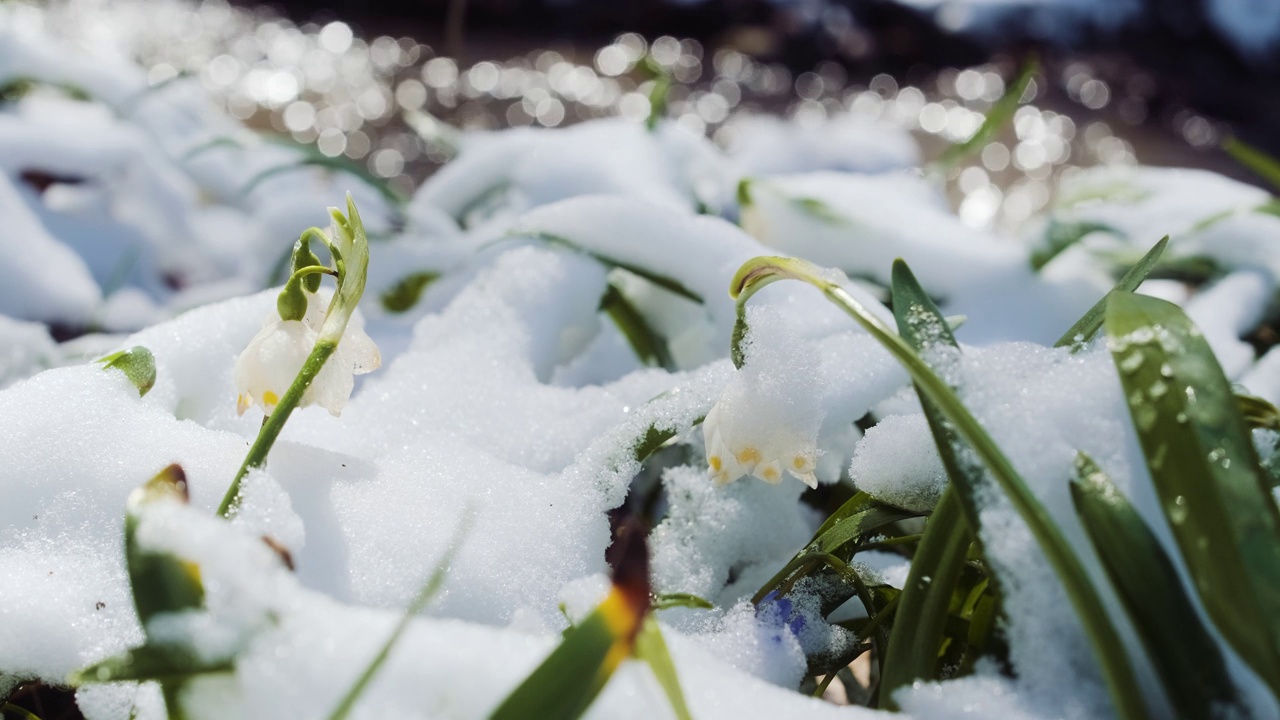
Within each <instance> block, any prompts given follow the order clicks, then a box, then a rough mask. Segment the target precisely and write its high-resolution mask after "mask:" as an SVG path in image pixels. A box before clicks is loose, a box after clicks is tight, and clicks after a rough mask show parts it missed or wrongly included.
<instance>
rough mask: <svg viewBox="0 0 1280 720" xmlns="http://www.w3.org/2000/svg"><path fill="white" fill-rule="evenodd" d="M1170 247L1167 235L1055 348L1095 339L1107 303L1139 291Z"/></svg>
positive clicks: (1069, 330)
mask: <svg viewBox="0 0 1280 720" xmlns="http://www.w3.org/2000/svg"><path fill="white" fill-rule="evenodd" d="M1168 245H1169V236H1168V235H1165V236H1164V237H1162V238H1160V242H1158V243H1156V244H1155V245H1154V246H1152V248H1151V249H1150V250H1148V251H1147V254H1146V255H1143V256H1142V259H1141V260H1139V261H1138V262H1137V263H1136V264H1135V265H1134V266H1133V267H1131V268H1129V271H1128V272H1126V273H1125V274H1124V276H1123V277H1121V278H1120V282H1118V283H1116V286H1115V287H1114V288H1112V290H1111V291H1110V292H1108V293H1107V294H1106V295H1103V296H1102V299H1101V300H1099V301H1098V302H1096V303H1094V305H1093V307H1091V308H1089V311H1088V312H1086V313H1085V314H1084V317H1082V318H1080V319H1079V320H1077V321H1076V323H1075V324H1074V325H1072V326H1071V327H1069V328H1067V331H1066V332H1065V333H1063V335H1062V337H1060V338H1058V341H1057V342H1056V343H1054V344H1053V346H1054V347H1071V346H1073V345H1077V344H1079V345H1083V344H1084V343H1087V342H1089V341H1090V340H1092V339H1093V336H1094V335H1097V334H1098V331H1099V330H1101V329H1102V320H1103V316H1104V315H1105V314H1106V311H1107V301H1108V300H1109V299H1110V298H1111V296H1112V295H1114V294H1115V293H1118V292H1126V293H1131V292H1133V291H1134V290H1137V289H1138V286H1139V285H1141V284H1142V281H1143V280H1146V279H1147V275H1148V274H1149V273H1150V272H1151V269H1152V268H1154V267H1155V266H1156V263H1158V262H1160V256H1161V255H1163V254H1164V249H1165V247H1167V246H1168Z"/></svg>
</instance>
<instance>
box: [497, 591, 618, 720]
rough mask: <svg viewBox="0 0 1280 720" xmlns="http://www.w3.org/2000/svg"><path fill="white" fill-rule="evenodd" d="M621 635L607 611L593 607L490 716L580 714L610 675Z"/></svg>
mask: <svg viewBox="0 0 1280 720" xmlns="http://www.w3.org/2000/svg"><path fill="white" fill-rule="evenodd" d="M616 640H617V638H616V636H615V635H614V634H613V632H612V631H611V630H610V628H609V623H608V621H607V620H606V619H605V617H604V613H603V611H601V610H600V609H599V608H597V609H596V610H593V611H592V612H591V614H590V615H588V616H587V617H586V618H585V619H583V621H582V622H581V623H579V624H577V625H575V626H573V627H572V628H570V629H569V630H568V631H567V632H566V633H565V636H564V640H563V641H562V642H561V643H560V645H559V646H557V647H556V649H555V650H552V651H551V654H550V655H549V656H547V659H546V660H544V661H543V662H542V664H541V665H539V666H538V667H537V668H536V669H535V670H534V671H533V673H531V674H530V675H529V677H527V678H525V680H524V682H522V683H520V685H519V686H518V687H516V689H515V690H514V691H512V693H511V694H510V695H508V696H507V698H506V699H505V700H503V702H502V704H501V705H499V706H498V708H497V709H496V710H494V712H493V714H492V715H490V716H489V717H490V718H491V720H526V719H527V718H546V719H547V720H576V718H578V717H580V716H581V715H582V714H583V713H584V712H586V711H587V708H588V707H590V706H591V701H592V700H595V698H596V695H598V694H599V693H600V690H601V689H603V688H604V684H605V682H607V681H608V678H609V675H608V674H605V673H604V672H602V669H603V667H604V661H605V658H606V657H607V656H608V655H609V651H610V650H612V649H613V647H614V643H615V641H616Z"/></svg>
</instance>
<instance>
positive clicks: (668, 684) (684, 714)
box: [635, 598, 711, 720]
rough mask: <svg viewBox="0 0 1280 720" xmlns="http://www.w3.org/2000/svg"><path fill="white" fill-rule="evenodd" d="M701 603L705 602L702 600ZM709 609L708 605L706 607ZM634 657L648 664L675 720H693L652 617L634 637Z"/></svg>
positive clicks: (659, 631)
mask: <svg viewBox="0 0 1280 720" xmlns="http://www.w3.org/2000/svg"><path fill="white" fill-rule="evenodd" d="M699 599H701V598H699ZM703 602H706V601H705V600H703ZM707 606H708V607H710V606H711V605H710V603H708V605H707ZM635 656H636V658H637V659H639V660H643V661H645V662H646V663H648V664H649V667H650V669H652V670H653V675H654V677H656V678H658V684H659V685H661V686H662V691H663V692H664V693H666V695H667V701H668V702H670V703H671V709H672V710H673V711H675V715H676V720H693V716H692V715H691V714H689V706H688V704H687V703H685V700H684V691H683V690H681V689H680V677H679V676H678V675H676V665H675V663H674V662H672V660H671V653H670V652H669V651H668V650H667V642H666V640H664V639H663V638H662V629H661V628H659V627H658V621H657V620H654V619H653V617H652V616H650V617H647V618H645V621H644V625H643V626H642V627H641V628H640V634H639V635H637V636H636V649H635Z"/></svg>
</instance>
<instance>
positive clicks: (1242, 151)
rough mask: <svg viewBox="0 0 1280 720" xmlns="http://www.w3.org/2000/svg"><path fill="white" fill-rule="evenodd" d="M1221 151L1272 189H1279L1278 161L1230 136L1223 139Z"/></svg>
mask: <svg viewBox="0 0 1280 720" xmlns="http://www.w3.org/2000/svg"><path fill="white" fill-rule="evenodd" d="M1222 149H1223V150H1225V151H1226V152H1227V154H1228V155H1230V156H1231V158H1232V159H1233V160H1235V161H1236V162H1238V163H1240V164H1241V165H1243V166H1245V167H1247V168H1249V169H1250V170H1252V171H1253V172H1254V173H1255V174H1256V175H1257V176H1258V177H1260V178H1262V179H1263V180H1266V181H1267V182H1268V183H1270V184H1271V186H1272V187H1274V188H1280V161H1277V160H1276V159H1275V158H1273V157H1271V156H1270V155H1268V154H1267V153H1264V152H1263V151H1261V150H1259V149H1258V148H1256V147H1254V146H1252V145H1249V144H1248V143H1245V142H1244V141H1242V140H1240V139H1239V138H1237V137H1234V136H1231V135H1228V136H1227V137H1226V138H1225V139H1223V141H1222Z"/></svg>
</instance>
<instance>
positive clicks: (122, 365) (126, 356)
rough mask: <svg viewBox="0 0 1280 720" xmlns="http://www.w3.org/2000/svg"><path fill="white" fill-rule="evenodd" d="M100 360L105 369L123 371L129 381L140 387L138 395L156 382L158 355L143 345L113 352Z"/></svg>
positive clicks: (149, 389) (143, 393)
mask: <svg viewBox="0 0 1280 720" xmlns="http://www.w3.org/2000/svg"><path fill="white" fill-rule="evenodd" d="M98 362H100V363H102V369H103V370H106V369H109V368H116V369H117V370H119V371H121V372H123V373H124V376H125V377H127V378H129V382H131V383H133V386H134V387H136V388H138V397H142V396H143V395H146V394H147V393H148V392H150V391H151V388H152V387H154V386H155V384H156V357H155V355H152V354H151V351H150V350H148V349H146V348H144V347H142V346H141V345H135V346H133V347H131V348H129V349H128V350H121V351H119V352H113V353H111V354H110V355H108V356H106V357H104V358H99V359H98Z"/></svg>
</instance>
